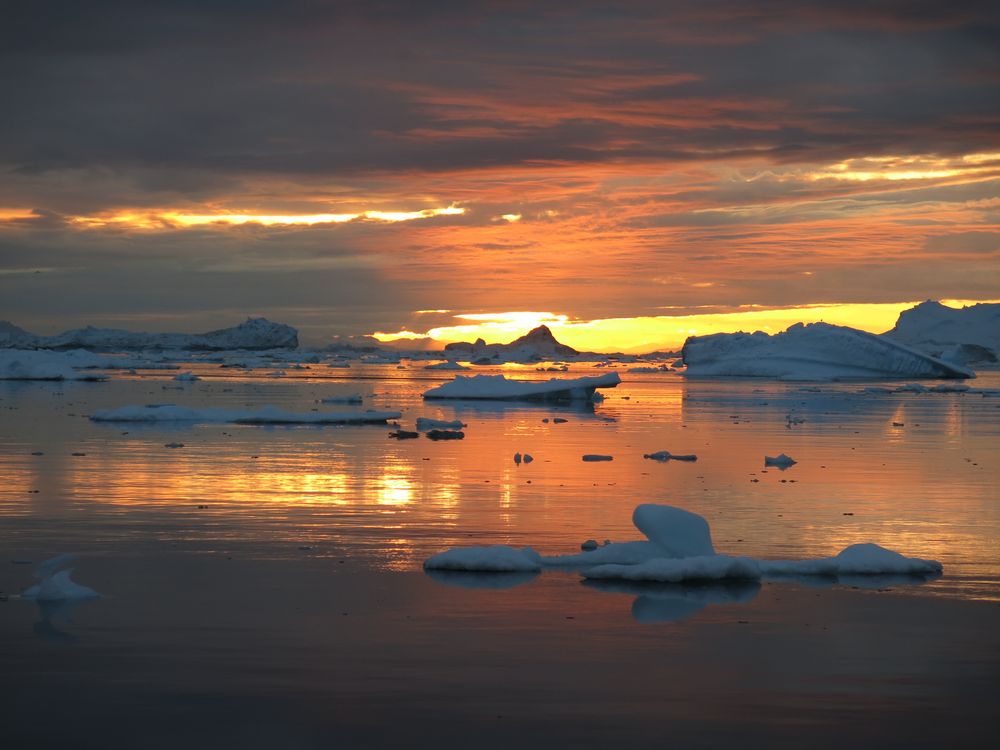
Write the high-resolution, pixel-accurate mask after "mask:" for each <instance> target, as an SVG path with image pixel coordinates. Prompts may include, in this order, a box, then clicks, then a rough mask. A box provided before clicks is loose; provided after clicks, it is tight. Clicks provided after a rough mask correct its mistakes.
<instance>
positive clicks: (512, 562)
mask: <svg viewBox="0 0 1000 750" xmlns="http://www.w3.org/2000/svg"><path fill="white" fill-rule="evenodd" d="M632 521H633V523H634V524H635V525H636V528H638V529H639V530H640V531H642V532H643V533H644V534H645V535H646V537H647V540H646V541H634V542H622V543H606V544H604V545H603V546H599V547H597V548H596V549H592V551H586V552H581V553H576V554H570V555H554V556H539V555H538V554H537V553H536V552H535V551H534V550H533V549H531V548H530V547H526V548H525V549H524V550H517V549H514V548H512V547H506V546H503V545H498V546H495V547H467V548H456V549H452V550H449V551H447V552H442V553H440V554H438V555H435V556H434V557H432V558H430V559H429V560H428V561H427V562H426V563H425V564H424V567H427V568H445V569H450V570H466V571H483V572H486V571H511V570H538V569H540V568H542V567H545V568H570V569H578V570H580V571H581V573H582V575H583V577H584V578H585V579H593V580H621V581H631V582H659V583H685V582H700V581H729V580H732V581H757V580H761V579H763V578H770V579H775V580H780V579H782V578H788V577H796V578H799V579H803V578H805V579H808V578H810V577H825V578H833V579H836V578H838V577H841V576H886V575H902V576H918V577H919V576H924V577H926V576H934V575H938V574H940V573H941V571H942V566H941V563H939V562H937V561H936V560H924V559H921V558H917V557H905V556H904V555H901V554H900V553H898V552H894V551H893V550H889V549H886V548H884V547H880V546H879V545H877V544H873V543H870V542H867V543H861V544H853V545H851V546H849V547H847V548H845V549H844V550H843V551H841V552H840V553H839V554H837V555H835V556H833V557H824V558H817V559H812V560H757V559H754V558H751V557H742V556H737V557H733V556H729V555H724V554H718V553H716V551H715V548H714V546H713V544H712V535H711V529H710V528H709V525H708V522H707V521H706V520H705V519H704V518H703V517H702V516H700V515H698V514H697V513H692V512H690V511H686V510H683V509H682V508H675V507H673V506H669V505H655V504H652V503H646V504H642V505H639V506H638V507H636V509H635V510H634V511H633V514H632ZM587 546H588V548H589V547H590V546H591V545H587ZM511 566H524V567H511ZM535 566H538V567H535Z"/></svg>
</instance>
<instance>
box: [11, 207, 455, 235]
mask: <svg viewBox="0 0 1000 750" xmlns="http://www.w3.org/2000/svg"><path fill="white" fill-rule="evenodd" d="M465 212H466V209H465V208H462V207H460V206H456V205H454V204H452V205H449V206H446V207H444V208H424V209H419V210H417V211H381V210H368V211H357V212H353V213H318V214H270V213H268V214H262V213H252V212H222V211H220V212H216V213H185V212H183V211H173V210H165V209H155V210H149V211H135V210H121V211H108V212H102V213H99V214H95V215H92V216H82V215H81V216H67V217H64V218H65V220H66V221H67V222H68V223H69V224H71V225H74V226H78V227H80V228H83V229H101V228H105V227H116V226H122V227H129V228H133V229H176V228H187V227H198V226H212V225H231V226H242V225H245V224H260V225H262V226H314V225H317V224H345V223H347V222H351V221H374V222H387V223H393V222H398V221H414V220H417V219H431V218H434V217H436V216H460V215H462V214H464V213H465ZM38 218H39V215H38V214H36V213H35V212H34V211H33V210H31V209H13V208H12V209H0V222H5V221H26V220H32V219H38Z"/></svg>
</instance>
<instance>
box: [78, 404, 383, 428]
mask: <svg viewBox="0 0 1000 750" xmlns="http://www.w3.org/2000/svg"><path fill="white" fill-rule="evenodd" d="M400 416H402V415H401V414H400V412H398V411H349V412H291V411H285V410H284V409H278V408H277V407H274V406H263V407H261V408H259V409H248V410H241V409H226V408H221V407H215V408H211V407H209V408H200V409H199V408H193V407H189V406H174V405H172V404H165V405H158V404H148V405H145V406H121V407H119V408H117V409H99V410H97V411H95V412H94V413H93V414H91V415H90V419H91V421H94V422H138V423H156V422H191V423H212V422H214V423H221V424H227V423H228V424H260V425H265V424H382V423H385V422H388V421H389V420H390V419H399V418H400Z"/></svg>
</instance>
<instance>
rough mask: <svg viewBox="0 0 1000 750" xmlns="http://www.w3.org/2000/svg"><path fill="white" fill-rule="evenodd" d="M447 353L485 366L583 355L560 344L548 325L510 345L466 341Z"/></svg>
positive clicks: (450, 346)
mask: <svg viewBox="0 0 1000 750" xmlns="http://www.w3.org/2000/svg"><path fill="white" fill-rule="evenodd" d="M444 351H445V352H446V353H447V355H448V356H450V357H456V358H458V359H461V360H463V361H468V362H473V363H478V362H481V363H483V364H497V363H501V362H541V361H544V360H554V359H567V358H571V357H576V356H577V355H578V354H579V353H580V352H578V351H577V350H576V349H574V348H572V347H570V346H566V345H565V344H561V343H559V342H558V341H556V338H555V336H553V335H552V331H550V330H549V328H548V326H538V327H537V328H534V329H532V330H531V331H529V332H528V333H526V334H524V335H523V336H521V337H520V338H517V339H515V340H514V341H511V342H510V343H509V344H487V343H486V342H485V341H483V340H482V339H477V340H476V342H475V343H472V344H470V343H468V342H466V341H460V342H456V343H453V344H447V345H445V347H444ZM442 369H443V368H442Z"/></svg>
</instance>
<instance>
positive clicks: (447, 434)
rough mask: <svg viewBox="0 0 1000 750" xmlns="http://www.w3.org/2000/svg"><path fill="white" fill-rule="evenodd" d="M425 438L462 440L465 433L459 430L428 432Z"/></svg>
mask: <svg viewBox="0 0 1000 750" xmlns="http://www.w3.org/2000/svg"><path fill="white" fill-rule="evenodd" d="M425 434H426V436H427V437H428V438H430V439H431V440H464V439H465V433H464V432H461V431H460V430H428V431H427V432H426V433H425Z"/></svg>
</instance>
